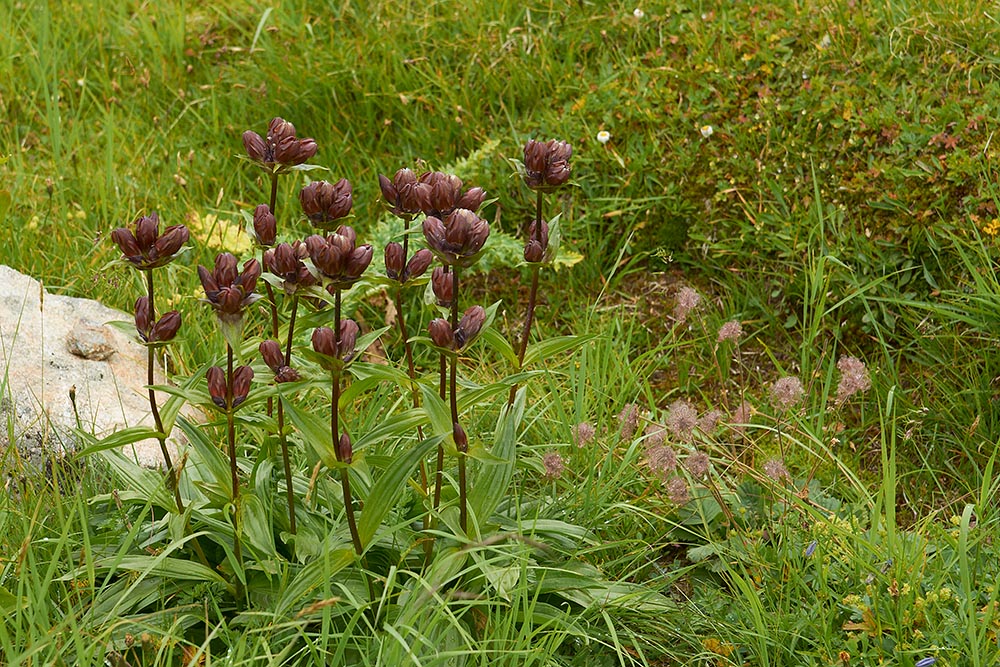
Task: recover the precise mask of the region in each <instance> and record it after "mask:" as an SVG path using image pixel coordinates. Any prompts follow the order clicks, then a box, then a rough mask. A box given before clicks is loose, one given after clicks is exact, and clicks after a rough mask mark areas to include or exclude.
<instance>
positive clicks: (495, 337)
mask: <svg viewBox="0 0 1000 667" xmlns="http://www.w3.org/2000/svg"><path fill="white" fill-rule="evenodd" d="M479 338H480V339H481V340H482V341H483V343H485V344H486V346H487V347H489V348H492V349H494V350H496V351H497V352H498V353H499V354H500V356H501V357H503V358H504V360H505V361H506V362H507V363H509V364H510V365H511V366H512V367H514V368H517V353H515V352H514V348H513V347H511V344H510V341H508V340H507V339H506V338H504V336H503V335H502V334H501V333H500V332H499V331H497V330H496V329H494V328H492V327H490V328H488V329H484V330H483V332H482V333H481V334H479Z"/></svg>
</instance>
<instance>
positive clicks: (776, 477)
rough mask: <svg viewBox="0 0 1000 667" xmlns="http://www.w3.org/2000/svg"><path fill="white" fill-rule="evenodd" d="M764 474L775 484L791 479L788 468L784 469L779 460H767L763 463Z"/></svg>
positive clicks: (782, 463) (782, 462) (783, 464)
mask: <svg viewBox="0 0 1000 667" xmlns="http://www.w3.org/2000/svg"><path fill="white" fill-rule="evenodd" d="M764 474H765V475H767V476H768V477H769V478H770V479H771V480H773V481H775V482H784V481H786V480H789V479H791V475H789V474H788V468H786V467H785V463H784V461H782V460H781V459H769V460H768V461H766V462H765V463H764Z"/></svg>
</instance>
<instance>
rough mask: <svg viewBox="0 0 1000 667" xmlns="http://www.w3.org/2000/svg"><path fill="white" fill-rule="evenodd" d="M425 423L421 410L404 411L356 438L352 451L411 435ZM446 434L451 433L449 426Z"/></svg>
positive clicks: (423, 413)
mask: <svg viewBox="0 0 1000 667" xmlns="http://www.w3.org/2000/svg"><path fill="white" fill-rule="evenodd" d="M438 400H440V398H439V399H438ZM426 423H427V413H426V412H425V411H424V409H423V408H420V409H416V408H413V409H410V410H404V411H403V412H400V413H397V414H394V415H393V416H392V419H386V420H385V421H384V422H383V423H382V424H381V425H380V426H376V427H375V428H374V429H372V430H370V431H368V432H367V433H365V434H364V435H361V436H360V437H358V440H357V441H356V442H355V443H354V451H355V452H357V451H358V450H361V449H365V448H366V447H369V446H371V445H372V444H375V443H380V442H385V441H386V440H389V439H392V438H396V437H400V436H402V435H404V434H409V433H412V432H413V431H415V430H416V429H417V426H418V425H422V424H426ZM448 433H451V427H450V426H449V428H448Z"/></svg>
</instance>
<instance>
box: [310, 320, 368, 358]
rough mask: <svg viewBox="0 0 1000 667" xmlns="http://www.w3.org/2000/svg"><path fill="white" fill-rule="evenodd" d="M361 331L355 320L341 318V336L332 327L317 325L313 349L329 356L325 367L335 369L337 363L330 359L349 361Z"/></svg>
mask: <svg viewBox="0 0 1000 667" xmlns="http://www.w3.org/2000/svg"><path fill="white" fill-rule="evenodd" d="M360 332H361V328H360V327H359V326H358V323H357V322H355V321H354V320H341V322H340V335H339V336H338V335H336V334H335V333H334V331H333V329H331V328H330V327H316V329H315V330H314V331H313V334H312V344H313V349H314V350H316V352H319V353H320V354H321V355H323V356H324V357H328V360H327V361H326V362H325V367H326V368H327V369H328V370H334V369H335V368H336V366H337V364H333V363H330V361H334V360H336V361H337V362H342V363H348V362H350V361H351V360H352V359H353V358H354V352H355V347H356V346H357V342H358V334H359V333H360Z"/></svg>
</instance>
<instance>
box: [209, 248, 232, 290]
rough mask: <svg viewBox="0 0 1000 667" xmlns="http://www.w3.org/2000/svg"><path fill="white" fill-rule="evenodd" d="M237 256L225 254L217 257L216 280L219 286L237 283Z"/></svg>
mask: <svg viewBox="0 0 1000 667" xmlns="http://www.w3.org/2000/svg"><path fill="white" fill-rule="evenodd" d="M236 267H237V261H236V256H235V255H233V254H232V253H228V252H224V253H220V254H218V255H216V256H215V272H214V275H215V280H216V282H218V283H219V285H220V286H221V285H232V284H233V283H234V282H236V276H237V275H238V272H237V268H236Z"/></svg>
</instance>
